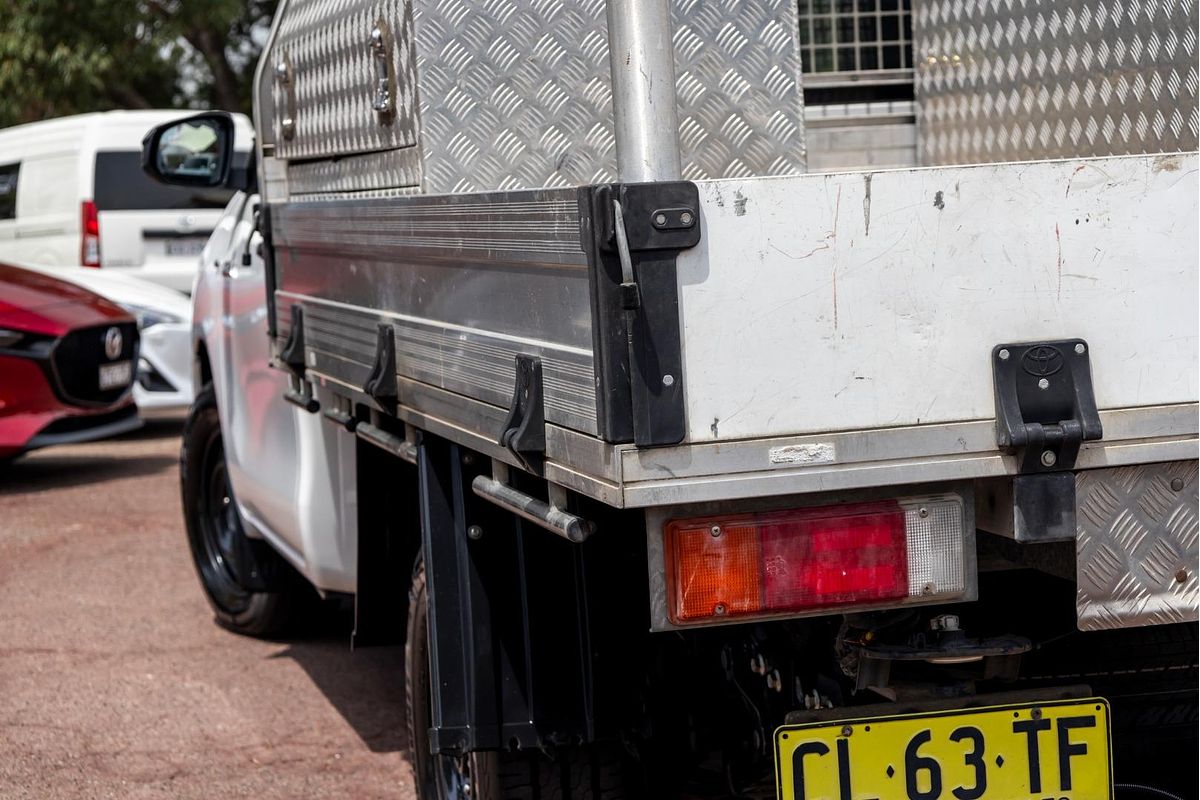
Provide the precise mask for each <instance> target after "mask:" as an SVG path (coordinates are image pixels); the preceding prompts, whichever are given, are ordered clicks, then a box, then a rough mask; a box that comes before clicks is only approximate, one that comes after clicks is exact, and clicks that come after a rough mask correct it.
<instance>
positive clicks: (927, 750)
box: [775, 698, 1112, 800]
mask: <svg viewBox="0 0 1200 800" xmlns="http://www.w3.org/2000/svg"><path fill="white" fill-rule="evenodd" d="M775 777H776V786H777V787H778V796H779V798H780V800H1111V798H1112V761H1111V758H1110V756H1109V730H1108V703H1107V702H1106V701H1105V700H1102V699H1098V698H1093V699H1090V700H1067V701H1054V702H1045V703H1024V704H1021V705H1012V706H998V707H994V708H983V709H978V708H975V709H967V710H962V711H939V712H933V713H928V714H908V715H903V716H895V717H874V718H870V719H850V720H846V721H843V722H833V723H831V722H820V723H813V724H807V725H785V726H784V727H782V728H780V729H779V730H777V731H776V732H775Z"/></svg>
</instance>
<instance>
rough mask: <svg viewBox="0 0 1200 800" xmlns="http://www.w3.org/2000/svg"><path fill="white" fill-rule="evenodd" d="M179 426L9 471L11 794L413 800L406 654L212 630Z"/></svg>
mask: <svg viewBox="0 0 1200 800" xmlns="http://www.w3.org/2000/svg"><path fill="white" fill-rule="evenodd" d="M180 427H181V423H180V421H179V420H159V421H156V422H153V423H151V424H150V425H148V426H147V427H146V428H144V429H143V430H141V431H139V432H137V433H135V434H132V435H130V436H127V437H125V438H122V439H119V440H114V441H106V442H97V443H92V444H85V445H75V446H70V447H59V448H51V449H49V450H44V451H40V452H37V453H34V454H31V455H30V456H27V457H25V458H23V459H20V460H18V461H17V462H15V463H14V464H11V465H9V466H8V467H0V798H3V800H10V799H15V798H39V800H41V799H42V798H77V797H86V798H122V800H125V798H192V797H195V798H206V800H207V799H208V798H214V797H247V796H253V797H255V798H320V797H354V798H375V797H378V798H382V797H394V798H411V797H413V791H412V776H411V772H410V770H409V767H408V764H407V761H406V759H405V756H404V750H405V741H404V732H403V725H402V720H403V714H404V709H403V673H402V652H401V651H400V650H399V649H397V648H375V649H368V650H360V651H358V652H356V653H353V654H352V653H351V652H350V649H349V646H348V641H349V621H348V620H347V619H346V618H345V617H344V616H343V617H338V618H336V619H330V620H328V621H326V622H325V623H324V624H323V625H322V626H321V632H320V633H318V634H315V635H313V636H312V637H310V638H306V639H303V640H292V641H273V642H268V641H259V640H253V639H247V638H244V637H240V636H237V635H235V634H231V633H228V632H226V631H224V630H222V629H220V628H218V627H217V626H216V625H215V624H214V623H213V621H212V616H211V614H210V613H209V609H208V605H207V604H206V602H205V600H204V597H203V595H202V593H201V590H200V586H199V584H198V582H197V580H196V577H195V575H194V574H193V571H192V565H191V560H190V557H189V555H188V552H187V544H186V542H185V540H184V534H183V523H182V519H181V516H180V509H179V477H178V475H179V472H178V464H177V458H178V453H179V432H180Z"/></svg>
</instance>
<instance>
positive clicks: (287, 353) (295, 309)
mask: <svg viewBox="0 0 1200 800" xmlns="http://www.w3.org/2000/svg"><path fill="white" fill-rule="evenodd" d="M279 360H280V361H282V362H283V363H284V365H285V366H286V367H287V368H288V369H289V370H291V371H292V374H293V375H295V376H296V377H297V378H303V377H304V307H303V306H301V305H298V304H297V305H293V306H292V329H291V330H290V331H289V332H288V338H287V341H286V342H284V344H283V348H282V349H281V350H280V351H279Z"/></svg>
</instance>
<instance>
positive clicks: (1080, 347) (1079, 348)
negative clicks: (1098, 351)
mask: <svg viewBox="0 0 1200 800" xmlns="http://www.w3.org/2000/svg"><path fill="white" fill-rule="evenodd" d="M1075 352H1076V353H1079V355H1083V354H1084V353H1086V352H1087V348H1086V347H1084V346H1083V342H1077V343H1076V345H1075Z"/></svg>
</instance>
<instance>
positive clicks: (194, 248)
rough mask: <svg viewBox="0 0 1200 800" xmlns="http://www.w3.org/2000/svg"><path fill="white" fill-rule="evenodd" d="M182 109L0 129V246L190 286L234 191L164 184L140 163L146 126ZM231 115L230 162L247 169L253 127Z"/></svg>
mask: <svg viewBox="0 0 1200 800" xmlns="http://www.w3.org/2000/svg"><path fill="white" fill-rule="evenodd" d="M189 113H190V112H187V111H157V110H156V111H106V112H102V113H95V114H80V115H77V116H73V117H63V118H61V119H52V120H45V121H42V122H33V123H29V124H27V125H17V126H15V127H12V128H6V129H4V130H0V255H3V256H4V258H5V259H6V260H7V261H9V262H17V263H22V264H42V265H46V266H54V267H70V266H85V267H100V268H103V269H104V270H106V271H107V270H113V271H119V272H122V273H126V274H132V275H136V276H138V277H141V278H145V279H146V280H149V281H153V282H154V283H158V284H160V285H162V286H167V287H169V288H172V289H175V290H178V291H181V292H185V293H186V292H191V290H192V283H193V281H194V280H195V277H196V257H197V256H198V255H199V254H200V250H201V249H202V248H203V247H204V243H205V241H207V239H208V236H209V234H210V233H211V232H212V229H213V225H214V224H215V223H216V221H217V218H218V217H220V215H221V209H222V208H223V207H224V206H225V204H226V202H228V200H229V197H230V195H231V194H232V192H231V191H229V190H228V189H224V188H221V187H215V188H204V187H187V186H167V185H165V184H162V183H158V182H156V181H154V180H152V179H151V178H149V177H148V176H147V175H146V174H145V173H143V172H142V170H141V164H140V160H141V152H140V150H141V143H142V137H143V136H145V135H146V131H148V130H149V129H150V128H152V127H153V126H155V125H157V124H159V123H161V122H165V121H167V120H172V119H176V118H179V117H184V116H187V115H188V114H189ZM233 120H234V124H235V129H236V131H237V141H236V142H235V143H234V150H235V158H234V165H233V168H234V169H235V170H237V169H241V170H244V169H245V168H246V164H247V159H248V150H249V147H250V142H251V138H252V136H253V134H252V132H251V129H250V122H249V120H248V119H247V118H246V117H245V116H244V115H241V114H236V115H233ZM202 166H203V165H202V164H199V163H198V168H199V167H202Z"/></svg>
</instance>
